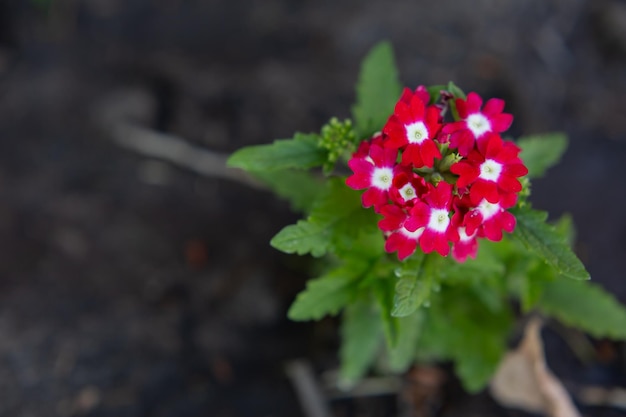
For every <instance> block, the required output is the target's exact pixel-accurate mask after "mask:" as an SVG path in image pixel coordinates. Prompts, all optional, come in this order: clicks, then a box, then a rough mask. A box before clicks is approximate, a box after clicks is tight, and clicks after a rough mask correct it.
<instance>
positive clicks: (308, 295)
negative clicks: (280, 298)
mask: <svg viewBox="0 0 626 417" xmlns="http://www.w3.org/2000/svg"><path fill="white" fill-rule="evenodd" d="M368 266H369V265H368V264H367V263H364V262H360V263H357V262H350V263H346V264H343V265H341V266H340V267H337V268H335V269H333V270H331V271H330V272H328V273H327V274H325V275H323V276H321V277H319V278H315V279H311V280H309V281H308V282H307V286H306V289H305V290H303V291H302V292H300V293H299V294H298V296H297V297H296V300H295V301H294V303H293V304H292V305H291V308H289V312H288V313H287V315H288V316H289V318H290V319H291V320H296V321H302V320H319V319H321V318H322V317H323V316H325V315H335V314H337V313H338V312H339V310H340V309H342V308H343V307H344V306H345V305H346V304H347V303H348V302H349V301H350V300H351V299H352V298H353V297H354V294H355V292H356V291H355V289H356V285H355V281H357V279H358V278H359V277H361V276H362V275H363V274H364V273H365V271H366V270H367V268H368Z"/></svg>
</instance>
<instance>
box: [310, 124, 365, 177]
mask: <svg viewBox="0 0 626 417" xmlns="http://www.w3.org/2000/svg"><path fill="white" fill-rule="evenodd" d="M319 146H320V147H321V148H324V149H326V150H327V151H328V160H327V161H326V162H325V163H324V173H325V174H330V173H331V172H332V170H333V169H334V168H335V164H336V163H337V160H338V159H339V158H340V157H341V156H342V155H345V154H351V153H353V152H354V151H355V150H356V133H355V132H354V129H353V128H352V121H351V120H344V121H343V122H340V121H339V120H338V119H337V118H336V117H333V118H332V119H330V121H329V122H328V123H327V124H326V125H324V126H323V127H322V131H321V136H320V141H319Z"/></svg>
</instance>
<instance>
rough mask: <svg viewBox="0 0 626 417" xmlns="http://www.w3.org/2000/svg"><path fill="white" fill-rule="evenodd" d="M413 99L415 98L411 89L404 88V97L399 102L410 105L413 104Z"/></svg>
mask: <svg viewBox="0 0 626 417" xmlns="http://www.w3.org/2000/svg"><path fill="white" fill-rule="evenodd" d="M411 97H413V92H412V91H411V90H410V89H408V88H406V87H404V89H403V90H402V95H401V96H400V100H398V101H402V102H403V103H406V104H409V103H410V102H411Z"/></svg>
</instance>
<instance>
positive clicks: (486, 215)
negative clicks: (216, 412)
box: [477, 198, 501, 221]
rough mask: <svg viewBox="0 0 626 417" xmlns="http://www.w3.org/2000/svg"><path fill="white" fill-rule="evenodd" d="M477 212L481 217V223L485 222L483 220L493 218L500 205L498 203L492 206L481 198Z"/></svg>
mask: <svg viewBox="0 0 626 417" xmlns="http://www.w3.org/2000/svg"><path fill="white" fill-rule="evenodd" d="M477 210H478V211H479V212H480V214H481V215H482V216H483V221H485V220H489V219H490V218H492V217H493V216H495V215H496V214H497V213H499V212H500V210H501V208H500V204H498V203H495V204H492V203H490V202H489V201H487V200H486V199H484V198H483V199H482V201H481V202H480V204H478V207H477Z"/></svg>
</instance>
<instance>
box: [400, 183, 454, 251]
mask: <svg viewBox="0 0 626 417" xmlns="http://www.w3.org/2000/svg"><path fill="white" fill-rule="evenodd" d="M428 187H429V189H430V191H429V192H428V194H426V195H425V196H424V198H423V201H418V202H416V203H415V206H414V207H413V208H412V209H411V212H410V217H409V219H408V220H407V221H406V222H405V226H406V228H407V230H409V231H417V230H419V229H420V228H424V231H423V232H422V234H421V236H420V239H419V244H420V247H421V248H422V250H423V251H424V252H425V253H430V252H432V251H433V250H436V251H437V252H439V254H440V255H441V256H446V255H448V253H449V252H450V246H449V245H448V240H451V239H454V237H455V236H454V232H453V229H452V228H451V227H450V224H451V223H450V206H451V201H452V186H451V185H450V184H448V183H446V182H444V181H442V182H440V183H439V184H437V186H436V187H435V186H433V185H430V184H429V186H428Z"/></svg>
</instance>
